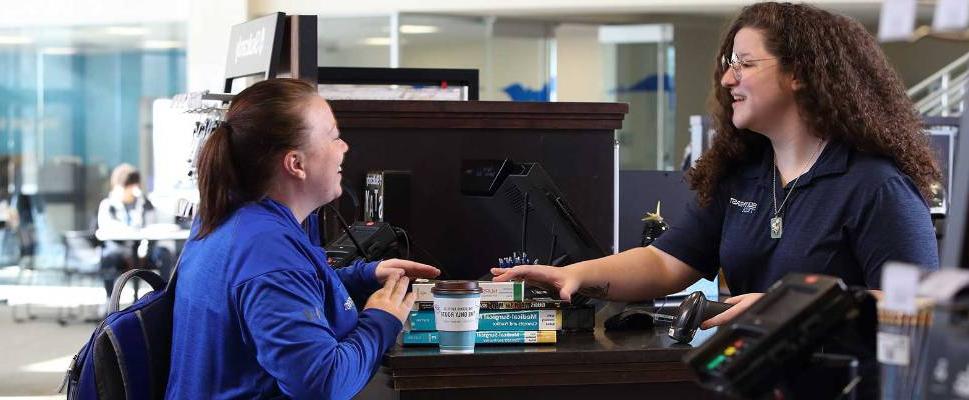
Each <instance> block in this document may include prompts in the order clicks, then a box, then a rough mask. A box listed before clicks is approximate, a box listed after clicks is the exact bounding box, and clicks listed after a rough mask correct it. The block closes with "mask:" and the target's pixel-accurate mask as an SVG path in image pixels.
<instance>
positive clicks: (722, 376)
mask: <svg viewBox="0 0 969 400" xmlns="http://www.w3.org/2000/svg"><path fill="white" fill-rule="evenodd" d="M874 314H875V310H874V302H873V301H872V300H871V297H870V295H868V294H867V291H864V290H848V289H847V288H846V287H845V284H844V283H843V282H842V281H841V280H840V279H837V278H834V277H829V276H824V275H816V274H800V273H792V274H788V275H787V276H785V277H784V278H783V279H781V280H780V281H778V282H777V283H775V284H774V285H773V286H771V288H770V289H769V290H768V292H767V293H765V294H764V296H763V297H762V298H761V299H760V300H758V301H757V302H756V303H754V304H753V305H751V307H750V308H749V309H748V310H746V311H745V312H744V313H742V314H740V315H739V316H737V317H736V318H735V319H734V320H733V321H731V322H730V323H729V324H727V325H724V326H721V327H720V328H719V329H718V331H717V333H716V334H714V336H712V337H711V338H710V339H708V340H707V341H706V342H704V343H703V344H702V345H701V346H700V347H698V348H696V349H694V350H693V351H691V352H690V353H688V354H687V355H686V357H685V359H684V361H685V362H686V363H687V364H688V365H689V367H690V368H691V369H692V370H693V371H694V372H695V373H696V375H697V377H698V378H699V380H700V383H701V384H702V385H703V386H705V387H707V388H710V389H713V390H716V391H718V392H723V393H727V394H729V395H732V396H738V397H741V398H759V397H760V396H762V395H763V394H764V393H769V392H771V391H773V390H774V388H776V387H778V385H779V384H780V383H782V382H784V381H785V380H792V379H794V378H792V377H796V376H797V374H798V373H799V371H803V368H805V367H806V366H808V364H809V363H810V362H811V360H812V355H813V353H814V351H815V350H817V347H818V345H819V344H820V343H822V341H823V340H827V339H830V338H831V337H833V336H839V337H840V336H841V335H840V334H837V333H838V332H840V331H842V330H845V329H848V328H849V327H852V328H854V327H858V326H861V327H860V328H857V329H851V330H850V331H851V333H853V334H857V333H858V332H861V334H860V336H864V337H863V338H860V342H863V343H865V344H863V346H869V345H870V346H871V347H872V348H873V347H874V334H875V332H874V331H875V322H874V321H875V319H874ZM836 334H837V335H836ZM856 336H857V335H856ZM844 337H848V336H847V335H844ZM853 337H854V336H853ZM869 341H870V343H868V342H869ZM825 343H827V342H825ZM866 351H867V350H866ZM871 352H873V349H872V350H871ZM856 383H857V382H856Z"/></svg>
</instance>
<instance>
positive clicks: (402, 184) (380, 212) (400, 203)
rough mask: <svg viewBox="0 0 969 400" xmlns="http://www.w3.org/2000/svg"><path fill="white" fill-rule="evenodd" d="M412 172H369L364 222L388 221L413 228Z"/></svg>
mask: <svg viewBox="0 0 969 400" xmlns="http://www.w3.org/2000/svg"><path fill="white" fill-rule="evenodd" d="M410 189H411V173H410V171H370V172H367V179H366V186H365V188H364V192H363V196H364V197H363V199H364V201H363V220H364V222H370V221H375V222H387V223H390V224H393V225H394V226H396V227H399V228H402V229H405V230H410V229H411V221H410V214H411V190H410Z"/></svg>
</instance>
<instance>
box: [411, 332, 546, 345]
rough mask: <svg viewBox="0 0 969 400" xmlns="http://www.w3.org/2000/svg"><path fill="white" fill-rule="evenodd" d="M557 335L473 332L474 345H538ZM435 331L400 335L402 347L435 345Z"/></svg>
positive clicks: (436, 337) (544, 333)
mask: <svg viewBox="0 0 969 400" xmlns="http://www.w3.org/2000/svg"><path fill="white" fill-rule="evenodd" d="M557 340H558V335H557V333H556V332H555V331H478V332H475V338H474V343H475V344H538V343H555V342H556V341H557ZM437 341H438V334H437V331H433V332H411V331H404V332H403V333H402V334H401V343H402V344H403V345H404V346H430V345H435V344H437Z"/></svg>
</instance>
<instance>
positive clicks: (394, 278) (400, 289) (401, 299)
mask: <svg viewBox="0 0 969 400" xmlns="http://www.w3.org/2000/svg"><path fill="white" fill-rule="evenodd" d="M402 272H403V270H398V271H394V273H392V274H391V275H390V276H388V277H387V280H386V281H384V287H382V288H380V289H379V290H377V291H376V292H374V293H373V294H372V295H370V298H369V299H367V305H365V306H364V307H363V308H364V309H365V310H366V309H368V308H376V309H378V310H384V311H386V312H388V313H390V314H391V315H393V316H395V317H397V319H399V320H400V323H404V321H406V320H407V315H408V314H410V311H411V309H412V308H413V307H414V293H407V284H408V283H410V279H408V278H407V277H406V276H403V273H402Z"/></svg>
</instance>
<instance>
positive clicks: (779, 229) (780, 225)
mask: <svg viewBox="0 0 969 400" xmlns="http://www.w3.org/2000/svg"><path fill="white" fill-rule="evenodd" d="M823 145H824V140H821V142H819V143H818V149H817V151H815V152H814V156H813V157H811V159H810V160H808V163H807V164H806V165H805V166H804V167H802V168H801V171H803V172H801V174H800V175H798V176H797V178H794V182H792V183H791V191H789V192H787V195H786V196H784V200H782V201H781V205H780V206H779V207H778V205H777V155H776V154H775V155H774V168H773V169H772V174H771V187H770V192H771V197H772V198H773V199H774V216H773V217H771V219H770V238H771V239H780V238H781V236H782V235H784V205H785V204H787V199H789V198H791V195H792V194H794V188H796V187H797V180H798V179H801V176H804V174H806V173H807V169H808V167H810V166H811V164H813V163H814V161H815V160H816V159H817V157H818V156H819V155H820V154H821V148H822V147H823Z"/></svg>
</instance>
